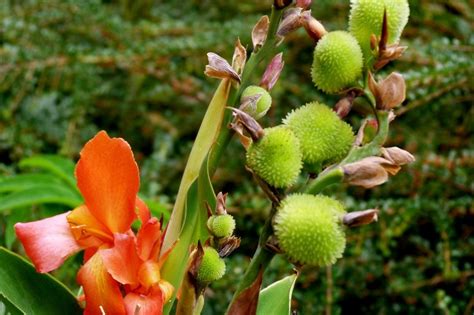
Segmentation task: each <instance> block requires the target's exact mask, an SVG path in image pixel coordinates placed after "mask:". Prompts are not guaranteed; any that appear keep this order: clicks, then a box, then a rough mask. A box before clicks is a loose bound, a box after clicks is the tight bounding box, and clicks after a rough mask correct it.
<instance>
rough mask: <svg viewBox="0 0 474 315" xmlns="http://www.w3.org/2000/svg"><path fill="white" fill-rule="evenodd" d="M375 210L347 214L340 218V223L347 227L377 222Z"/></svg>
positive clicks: (376, 211)
mask: <svg viewBox="0 0 474 315" xmlns="http://www.w3.org/2000/svg"><path fill="white" fill-rule="evenodd" d="M378 213H379V211H378V210H377V209H369V210H364V211H353V212H349V213H348V214H346V215H345V216H344V217H343V218H342V223H344V225H346V226H348V227H356V226H361V225H367V224H370V223H372V222H374V221H377V220H378Z"/></svg>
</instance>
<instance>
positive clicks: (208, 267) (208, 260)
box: [197, 247, 225, 283]
mask: <svg viewBox="0 0 474 315" xmlns="http://www.w3.org/2000/svg"><path fill="white" fill-rule="evenodd" d="M224 274H225V263H224V260H223V259H222V258H220V257H219V254H218V253H217V251H216V250H215V249H214V248H212V247H204V256H203V257H202V261H201V265H200V266H199V269H198V272H197V280H198V281H199V282H202V283H208V282H212V281H216V280H219V279H220V278H222V276H223V275H224Z"/></svg>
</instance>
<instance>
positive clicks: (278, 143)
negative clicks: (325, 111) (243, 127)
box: [247, 126, 302, 188]
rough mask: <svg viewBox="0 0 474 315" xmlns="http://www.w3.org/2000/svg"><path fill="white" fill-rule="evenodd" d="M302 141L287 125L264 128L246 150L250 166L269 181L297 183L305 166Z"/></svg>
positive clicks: (278, 185) (281, 185) (277, 185)
mask: <svg viewBox="0 0 474 315" xmlns="http://www.w3.org/2000/svg"><path fill="white" fill-rule="evenodd" d="M301 159H302V154H301V151H300V144H299V141H298V139H297V138H296V136H295V135H294V133H293V132H292V131H291V130H290V129H289V128H288V127H286V126H278V127H273V128H266V129H264V136H263V137H262V138H261V139H260V140H258V141H256V142H254V143H252V145H251V146H250V147H249V148H248V151H247V166H248V167H249V168H250V169H252V170H253V171H254V172H255V174H256V175H258V176H259V177H261V178H262V179H263V180H264V181H265V182H267V183H268V184H270V185H272V186H274V187H277V188H284V187H288V186H290V185H292V184H294V183H295V181H296V179H297V178H298V175H299V174H300V171H301V167H302V160H301Z"/></svg>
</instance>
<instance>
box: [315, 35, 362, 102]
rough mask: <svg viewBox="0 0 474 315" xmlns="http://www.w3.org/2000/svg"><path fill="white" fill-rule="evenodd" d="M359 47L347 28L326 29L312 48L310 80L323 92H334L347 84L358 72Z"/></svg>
mask: <svg viewBox="0 0 474 315" xmlns="http://www.w3.org/2000/svg"><path fill="white" fill-rule="evenodd" d="M362 65H363V60H362V51H361V49H360V46H359V44H358V43H357V40H356V39H355V38H354V37H353V36H352V35H351V34H350V33H348V32H345V31H335V32H330V33H327V34H326V35H324V36H323V38H322V39H321V40H320V41H319V42H318V44H317V45H316V48H315V49H314V59H313V68H312V71H311V75H312V77H313V82H314V84H315V85H316V86H317V87H318V88H319V89H321V90H322V91H323V92H325V93H337V92H339V91H341V90H343V89H344V88H348V87H351V86H352V85H354V84H355V82H356V80H357V79H358V78H359V77H360V76H361V75H362Z"/></svg>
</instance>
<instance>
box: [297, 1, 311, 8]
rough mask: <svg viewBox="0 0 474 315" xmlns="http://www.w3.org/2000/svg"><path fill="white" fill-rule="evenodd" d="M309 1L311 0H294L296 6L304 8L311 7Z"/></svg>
mask: <svg viewBox="0 0 474 315" xmlns="http://www.w3.org/2000/svg"><path fill="white" fill-rule="evenodd" d="M311 2H312V1H311V0H296V6H297V7H299V8H302V9H303V10H306V9H309V8H310V7H311Z"/></svg>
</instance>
